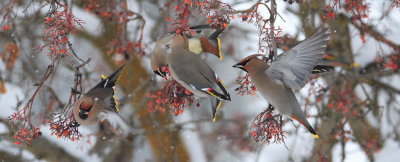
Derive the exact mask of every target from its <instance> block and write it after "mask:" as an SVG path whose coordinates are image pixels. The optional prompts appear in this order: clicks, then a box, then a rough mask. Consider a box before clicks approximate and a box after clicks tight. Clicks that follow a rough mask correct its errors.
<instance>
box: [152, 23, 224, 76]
mask: <svg viewBox="0 0 400 162" xmlns="http://www.w3.org/2000/svg"><path fill="white" fill-rule="evenodd" d="M196 29H197V28H196ZM223 31H224V30H216V31H215V32H213V33H212V34H211V35H210V36H208V37H206V36H204V35H202V34H199V33H197V32H195V33H193V34H187V35H186V36H187V37H188V40H189V50H190V51H191V53H194V54H201V53H209V54H212V55H215V56H217V57H218V58H219V59H220V60H222V52H221V44H220V39H219V38H218V37H219V36H220V35H221V33H222V32H223ZM174 36H175V32H174V33H167V34H165V35H163V36H162V37H160V38H159V39H158V40H157V42H156V46H155V47H154V50H153V53H152V55H151V60H150V63H151V68H152V70H153V72H154V73H155V74H157V75H159V76H161V77H163V78H164V79H166V77H167V76H166V75H167V72H166V70H167V69H166V68H165V67H167V63H166V58H165V55H166V53H167V52H166V51H167V49H168V48H169V46H170V43H171V41H172V39H173V38H174Z"/></svg>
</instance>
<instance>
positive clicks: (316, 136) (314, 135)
mask: <svg viewBox="0 0 400 162" xmlns="http://www.w3.org/2000/svg"><path fill="white" fill-rule="evenodd" d="M311 135H312V137H313V138H319V136H318V135H317V134H311Z"/></svg>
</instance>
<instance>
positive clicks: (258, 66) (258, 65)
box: [232, 54, 268, 72]
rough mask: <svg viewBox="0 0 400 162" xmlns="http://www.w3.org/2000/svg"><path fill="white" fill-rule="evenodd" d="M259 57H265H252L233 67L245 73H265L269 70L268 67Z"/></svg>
mask: <svg viewBox="0 0 400 162" xmlns="http://www.w3.org/2000/svg"><path fill="white" fill-rule="evenodd" d="M258 57H264V55H261V54H254V55H250V56H248V57H246V58H244V59H242V60H240V61H239V62H238V63H236V64H235V65H233V66H232V67H234V68H239V69H242V70H243V71H245V72H255V71H265V70H266V69H267V68H268V65H267V64H266V63H265V62H263V61H262V59H260V58H258Z"/></svg>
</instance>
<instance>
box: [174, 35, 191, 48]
mask: <svg viewBox="0 0 400 162" xmlns="http://www.w3.org/2000/svg"><path fill="white" fill-rule="evenodd" d="M171 48H172V49H177V48H183V49H187V48H189V42H188V39H187V37H186V36H185V35H183V34H176V35H175V37H174V38H173V39H172V42H171Z"/></svg>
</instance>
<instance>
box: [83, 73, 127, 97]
mask: <svg viewBox="0 0 400 162" xmlns="http://www.w3.org/2000/svg"><path fill="white" fill-rule="evenodd" d="M124 66H125V65H122V66H121V67H120V68H118V69H117V70H116V71H115V72H113V73H112V74H111V75H109V76H108V77H107V78H106V77H104V76H102V79H101V81H100V82H99V83H98V84H97V85H96V86H94V87H93V88H92V89H90V90H89V91H88V92H87V93H86V95H89V96H94V97H98V98H99V99H105V98H107V97H109V96H113V93H114V89H113V87H114V86H115V84H116V82H117V81H118V77H119V73H120V72H121V70H122V69H123V68H124Z"/></svg>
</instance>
